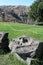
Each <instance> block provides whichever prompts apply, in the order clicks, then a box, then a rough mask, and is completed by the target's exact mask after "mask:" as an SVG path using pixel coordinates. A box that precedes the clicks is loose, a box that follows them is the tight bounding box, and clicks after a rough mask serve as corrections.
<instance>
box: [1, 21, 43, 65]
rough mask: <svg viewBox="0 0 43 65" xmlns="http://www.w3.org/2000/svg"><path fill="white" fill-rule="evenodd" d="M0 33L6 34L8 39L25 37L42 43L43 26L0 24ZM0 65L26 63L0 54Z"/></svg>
mask: <svg viewBox="0 0 43 65" xmlns="http://www.w3.org/2000/svg"><path fill="white" fill-rule="evenodd" d="M0 31H1V32H2V31H4V32H8V33H9V36H8V37H9V39H12V38H15V37H18V36H22V35H27V36H31V37H33V38H36V39H39V40H42V41H43V26H35V25H27V24H19V23H11V22H10V23H8V22H7V23H6V22H0ZM0 65H26V63H24V62H21V61H19V60H17V58H16V57H13V55H12V54H10V53H9V54H6V55H1V54H0Z"/></svg>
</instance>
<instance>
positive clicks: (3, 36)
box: [0, 32, 9, 51]
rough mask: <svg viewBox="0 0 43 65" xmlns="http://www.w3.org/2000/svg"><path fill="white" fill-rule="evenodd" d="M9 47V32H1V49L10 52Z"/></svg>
mask: <svg viewBox="0 0 43 65" xmlns="http://www.w3.org/2000/svg"><path fill="white" fill-rule="evenodd" d="M8 45H9V39H8V33H7V32H0V49H3V51H8V50H9V48H8Z"/></svg>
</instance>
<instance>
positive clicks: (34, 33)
mask: <svg viewBox="0 0 43 65" xmlns="http://www.w3.org/2000/svg"><path fill="white" fill-rule="evenodd" d="M0 31H5V32H8V33H9V39H12V38H15V37H18V36H22V35H27V36H31V37H33V38H36V39H39V40H43V26H33V25H27V24H19V23H11V22H10V23H8V22H7V23H6V22H3V23H2V22H0Z"/></svg>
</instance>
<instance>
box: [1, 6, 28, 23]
mask: <svg viewBox="0 0 43 65" xmlns="http://www.w3.org/2000/svg"><path fill="white" fill-rule="evenodd" d="M28 11H29V7H27V6H0V21H6V22H23V23H24V22H27V19H28Z"/></svg>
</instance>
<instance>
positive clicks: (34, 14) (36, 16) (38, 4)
mask: <svg viewBox="0 0 43 65" xmlns="http://www.w3.org/2000/svg"><path fill="white" fill-rule="evenodd" d="M29 15H30V18H32V19H33V20H37V21H43V17H42V16H43V0H36V1H35V2H34V3H33V4H32V6H31V7H30V11H29Z"/></svg>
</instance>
